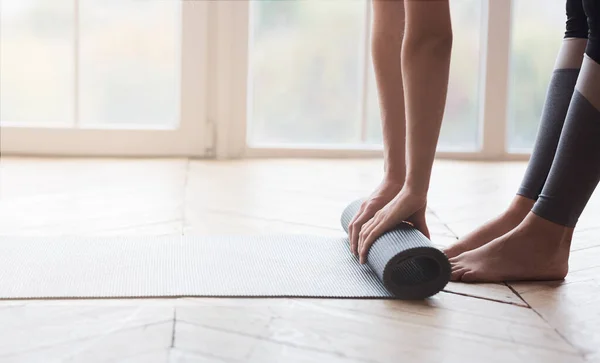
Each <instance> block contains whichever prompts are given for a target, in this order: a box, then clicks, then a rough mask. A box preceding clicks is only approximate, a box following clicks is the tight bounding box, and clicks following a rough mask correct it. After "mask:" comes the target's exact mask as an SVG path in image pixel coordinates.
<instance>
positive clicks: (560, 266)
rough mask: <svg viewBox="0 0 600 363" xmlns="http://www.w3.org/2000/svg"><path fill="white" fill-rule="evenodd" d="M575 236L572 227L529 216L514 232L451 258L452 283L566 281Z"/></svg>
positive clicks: (531, 214) (532, 214)
mask: <svg viewBox="0 0 600 363" xmlns="http://www.w3.org/2000/svg"><path fill="white" fill-rule="evenodd" d="M572 236H573V229H572V228H567V227H565V226H561V225H558V224H555V223H552V222H550V221H548V220H546V219H543V218H541V217H539V216H537V215H535V214H534V213H529V214H528V215H527V218H525V220H524V221H523V222H522V223H521V224H520V225H519V226H518V227H517V228H515V229H514V230H512V231H511V232H509V233H507V234H505V235H504V236H502V237H500V238H497V239H495V240H493V241H492V242H490V243H488V244H485V245H483V246H481V247H479V248H477V249H474V250H472V251H467V252H465V253H463V254H461V255H459V256H458V257H454V258H452V259H450V263H451V265H452V280H453V281H464V282H500V281H523V280H562V279H564V278H565V276H566V275H567V271H568V269H569V249H570V247H571V238H572Z"/></svg>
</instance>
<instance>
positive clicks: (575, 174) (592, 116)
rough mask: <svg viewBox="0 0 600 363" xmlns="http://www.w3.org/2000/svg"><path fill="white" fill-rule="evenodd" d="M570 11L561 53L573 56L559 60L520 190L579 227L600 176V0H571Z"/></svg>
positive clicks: (557, 218)
mask: <svg viewBox="0 0 600 363" xmlns="http://www.w3.org/2000/svg"><path fill="white" fill-rule="evenodd" d="M566 10H567V22H566V32H565V42H564V43H563V49H562V50H561V52H562V54H561V56H563V58H567V59H570V61H564V62H561V61H560V57H559V61H557V67H556V69H555V70H554V73H553V75H552V79H551V81H550V85H549V89H548V94H547V98H546V103H545V105H544V111H543V113H542V119H541V123H540V127H539V131H538V135H537V138H536V143H535V148H534V151H533V153H532V156H531V160H530V162H529V165H528V168H527V171H526V173H525V176H524V178H523V182H522V184H521V187H520V188H519V191H518V193H517V194H518V195H521V196H523V197H526V198H529V199H532V200H535V201H536V203H535V205H534V207H533V212H534V213H535V214H537V215H538V216H540V217H542V218H545V219H547V220H550V221H552V222H555V223H558V224H561V225H565V226H568V227H574V226H575V224H576V223H577V220H578V219H579V217H580V215H581V213H582V212H583V209H584V208H585V206H586V204H587V202H588V200H589V198H590V197H591V195H592V193H593V192H594V189H595V188H596V186H597V184H598V181H599V180H600V0H567V2H566ZM586 42H587V43H586ZM581 44H583V45H584V47H585V55H586V56H587V57H585V59H584V57H583V54H581V53H580V54H576V52H577V51H578V50H579V51H580V52H581V51H582V50H583V49H582V48H581V47H579V45H581ZM573 59H575V60H578V61H573Z"/></svg>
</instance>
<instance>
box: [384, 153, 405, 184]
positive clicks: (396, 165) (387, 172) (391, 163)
mask: <svg viewBox="0 0 600 363" xmlns="http://www.w3.org/2000/svg"><path fill="white" fill-rule="evenodd" d="M384 179H385V180H388V181H390V182H394V183H397V184H404V182H405V181H406V166H405V164H404V160H394V159H391V158H386V160H385V163H384Z"/></svg>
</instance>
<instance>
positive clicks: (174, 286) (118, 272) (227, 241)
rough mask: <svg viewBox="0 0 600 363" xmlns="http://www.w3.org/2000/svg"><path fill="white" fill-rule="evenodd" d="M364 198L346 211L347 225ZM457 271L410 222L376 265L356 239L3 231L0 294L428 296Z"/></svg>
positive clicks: (378, 253)
mask: <svg viewBox="0 0 600 363" xmlns="http://www.w3.org/2000/svg"><path fill="white" fill-rule="evenodd" d="M359 206H360V201H357V202H354V203H352V204H351V205H350V206H348V208H346V210H345V211H344V212H343V214H342V226H343V227H344V228H345V229H346V230H347V227H348V223H349V221H350V219H351V218H352V216H353V215H354V214H355V213H356V212H357V211H358V208H359ZM449 277H450V266H449V264H448V260H447V258H446V256H445V255H444V254H443V253H442V252H441V251H439V250H438V249H436V248H435V247H433V246H432V244H431V243H430V242H429V240H427V238H425V237H424V236H423V235H422V234H420V233H419V232H418V231H416V230H414V229H413V228H412V227H410V226H409V225H403V226H400V227H399V228H397V229H396V230H394V231H391V232H388V233H386V234H385V235H384V236H382V237H381V238H379V239H378V240H377V241H376V242H375V244H374V245H373V247H372V249H371V251H370V253H369V257H368V261H367V264H365V265H360V264H359V263H358V261H357V259H356V257H354V256H353V255H352V254H351V253H350V251H349V246H348V238H347V236H343V235H341V236H340V237H339V238H331V237H322V236H302V235H287V236H286V235H284V236H281V235H274V236H218V237H217V236H189V235H186V236H161V237H141V236H140V237H137V236H136V237H47V238H44V237H7V236H4V237H0V281H2V283H1V284H0V298H1V299H32V298H132V297H183V296H190V297H203V296H204V297H209V296H214V297H332V298H333V297H340V298H402V299H421V298H426V297H429V296H431V295H434V294H435V293H437V292H439V291H440V290H442V289H443V288H444V287H445V285H446V284H447V282H448V280H449Z"/></svg>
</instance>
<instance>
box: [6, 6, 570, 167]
mask: <svg viewBox="0 0 600 363" xmlns="http://www.w3.org/2000/svg"><path fill="white" fill-rule="evenodd" d="M450 7H451V12H452V24H453V28H454V33H455V36H454V46H453V53H452V61H451V73H450V85H449V92H448V98H447V102H446V110H445V111H446V112H445V116H444V122H443V126H442V131H441V135H440V143H439V147H438V156H442V157H452V158H455V157H458V158H472V159H487V160H489V159H495V160H498V159H515V158H517V159H518V158H526V157H528V153H529V149H530V148H531V146H532V144H533V141H534V139H535V135H536V131H537V123H538V121H539V118H540V114H541V110H542V106H543V101H544V98H545V94H546V89H547V86H548V81H549V79H550V76H551V72H552V67H553V64H554V60H555V58H556V53H557V51H558V47H559V46H560V43H561V40H562V34H563V31H564V1H562V0H561V1H559V0H556V1H547V0H511V1H509V0H452V1H450ZM370 21H371V3H370V0H346V1H323V0H285V1H284V0H247V1H240V0H220V1H184V0H53V1H45V0H1V1H0V125H1V126H2V133H1V134H0V137H1V145H0V147H1V148H2V152H3V153H6V152H13V153H21V154H23V153H24V154H28V153H30V154H64V155H74V154H77V155H82V154H84V155H88V154H92V155H125V156H128V155H131V156H133V155H150V156H171V155H174V156H178V155H181V156H199V157H219V158H227V157H253V156H319V157H320V156H344V157H346V156H367V155H380V154H381V149H382V148H381V146H382V145H381V143H382V135H381V125H380V115H379V107H378V102H377V97H378V96H377V87H376V83H375V77H374V72H373V66H372V62H371V54H370V44H369V42H370V26H371V23H370ZM109 141H110V142H109ZM107 145H110V147H108V146H107Z"/></svg>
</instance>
